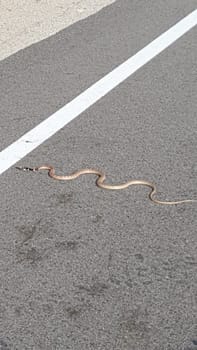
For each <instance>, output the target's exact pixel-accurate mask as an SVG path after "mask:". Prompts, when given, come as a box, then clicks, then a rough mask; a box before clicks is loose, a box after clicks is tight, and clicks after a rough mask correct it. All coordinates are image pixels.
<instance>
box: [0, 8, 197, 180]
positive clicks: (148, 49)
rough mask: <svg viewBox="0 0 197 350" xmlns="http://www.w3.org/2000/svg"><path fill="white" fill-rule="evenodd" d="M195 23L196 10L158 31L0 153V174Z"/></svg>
mask: <svg viewBox="0 0 197 350" xmlns="http://www.w3.org/2000/svg"><path fill="white" fill-rule="evenodd" d="M196 24H197V10H195V11H193V12H191V13H190V14H189V15H188V16H186V17H184V18H183V19H182V20H181V21H179V22H178V23H177V24H175V25H174V26H173V27H171V28H170V29H169V30H167V31H166V32H164V33H163V34H161V35H160V36H159V37H157V38H156V39H155V40H153V41H152V42H151V43H150V44H148V45H147V46H145V47H144V48H143V49H142V50H140V51H139V52H138V53H136V54H135V55H134V56H132V57H130V58H129V59H128V60H126V61H125V62H124V63H122V64H120V65H119V66H118V67H117V68H115V69H114V70H113V71H111V72H110V73H108V74H107V75H105V76H104V77H103V78H102V79H100V80H99V81H98V82H96V83H95V84H93V85H92V86H91V87H89V88H88V89H87V90H85V91H84V92H82V93H81V94H80V95H78V96H77V97H76V98H74V99H73V100H72V101H71V102H69V103H68V104H66V105H65V106H64V107H62V108H61V109H60V110H58V111H57V112H55V113H54V114H52V115H51V116H50V117H48V118H47V119H45V120H44V121H43V122H41V123H40V124H38V125H37V126H36V127H35V128H33V129H32V130H30V131H29V132H27V133H26V134H25V135H23V136H22V137H20V138H19V139H18V140H17V141H15V142H14V143H12V144H11V145H10V146H8V147H7V148H5V149H4V150H3V151H1V152H0V174H2V173H3V172H4V171H6V170H7V169H9V168H10V167H11V166H12V165H14V164H15V163H17V162H18V161H19V160H21V159H22V158H23V157H25V156H26V155H27V154H28V153H30V152H31V151H33V150H34V149H35V148H36V147H38V146H39V145H41V144H42V143H43V142H44V141H46V140H47V139H49V138H50V137H51V136H52V135H54V134H55V133H56V132H57V131H59V130H60V129H62V128H63V127H64V126H65V125H66V124H68V123H69V122H70V121H71V120H73V119H74V118H76V117H77V116H79V115H80V114H81V113H82V112H84V111H85V110H86V109H88V108H89V107H90V106H92V105H93V104H94V103H95V102H97V101H98V100H100V99H101V98H102V97H103V96H105V95H106V94H107V93H108V92H109V91H111V90H112V89H114V88H115V87H116V86H118V85H119V84H120V83H122V82H123V81H124V80H125V79H127V78H128V77H129V76H130V75H132V74H133V73H134V72H136V71H137V70H138V69H139V68H141V67H142V66H144V65H145V64H146V63H147V62H149V61H150V60H151V59H152V58H153V57H155V56H157V55H158V54H159V53H161V52H162V51H163V50H165V49H166V48H167V47H168V46H170V45H171V44H172V43H174V42H175V41H176V40H177V39H179V38H180V37H181V36H182V35H184V34H185V33H187V32H188V31H189V30H190V29H192V28H193V27H194V26H195V25H196Z"/></svg>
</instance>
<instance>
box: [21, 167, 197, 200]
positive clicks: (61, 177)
mask: <svg viewBox="0 0 197 350" xmlns="http://www.w3.org/2000/svg"><path fill="white" fill-rule="evenodd" d="M17 169H19V170H23V171H39V170H48V175H49V176H50V177H51V178H53V179H55V180H61V181H67V180H74V179H76V178H77V177H79V176H80V175H84V174H94V175H97V176H98V179H97V180H96V185H97V186H98V187H100V188H103V189H105V190H122V189H125V188H127V187H129V186H132V185H142V186H147V187H149V188H150V189H151V192H150V193H149V199H150V200H151V201H152V202H154V203H156V204H163V205H174V204H181V203H189V202H190V203H191V202H197V200H195V199H183V200H178V201H160V200H158V199H155V198H153V196H154V195H155V194H156V192H157V190H156V186H155V185H154V184H153V183H151V182H148V181H145V180H130V181H127V182H125V183H122V184H118V185H108V184H105V183H104V181H105V179H106V176H105V174H104V173H103V172H102V171H100V170H96V169H92V168H87V169H80V170H77V171H75V172H74V173H72V174H70V175H56V174H55V169H54V167H53V166H51V165H42V166H39V167H34V168H29V167H17Z"/></svg>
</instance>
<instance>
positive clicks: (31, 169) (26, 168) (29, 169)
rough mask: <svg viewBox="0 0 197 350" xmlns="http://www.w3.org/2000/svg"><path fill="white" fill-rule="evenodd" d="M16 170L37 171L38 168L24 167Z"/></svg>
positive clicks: (18, 167)
mask: <svg viewBox="0 0 197 350" xmlns="http://www.w3.org/2000/svg"><path fill="white" fill-rule="evenodd" d="M16 169H18V170H22V171H37V170H38V168H29V167H26V166H25V167H24V166H17V167H16Z"/></svg>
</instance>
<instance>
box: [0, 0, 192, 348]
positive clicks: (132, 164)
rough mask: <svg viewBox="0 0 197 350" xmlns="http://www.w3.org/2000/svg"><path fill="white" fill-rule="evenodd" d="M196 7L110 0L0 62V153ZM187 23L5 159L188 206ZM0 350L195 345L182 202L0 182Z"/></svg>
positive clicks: (37, 176)
mask: <svg viewBox="0 0 197 350" xmlns="http://www.w3.org/2000/svg"><path fill="white" fill-rule="evenodd" d="M195 8H196V1H192V0H189V1H187V2H185V1H183V0H181V1H180V0H171V1H169V0H168V1H156V0H154V1H153V0H150V1H149V2H147V1H145V0H141V1H129V0H121V1H117V2H115V3H114V4H112V5H111V6H109V7H107V8H105V9H103V10H102V11H101V12H99V13H97V14H95V15H93V16H91V17H89V18H87V19H85V20H83V21H81V22H78V23H76V24H74V25H72V26H71V27H69V28H66V29H65V30H63V31H61V32H59V33H58V34H56V35H54V36H53V37H51V38H49V39H46V40H44V41H42V42H40V43H37V44H35V45H32V46H31V47H28V48H26V49H24V50H21V51H19V52H18V53H16V54H14V55H12V56H10V57H9V58H7V59H5V60H3V61H1V62H0V75H1V102H0V115H1V138H0V149H1V150H2V151H3V150H4V149H5V148H6V147H7V146H9V145H10V144H11V143H13V142H14V141H16V140H17V139H18V138H19V137H20V136H22V135H23V134H24V133H26V132H27V131H29V130H30V129H32V128H34V127H35V126H36V125H37V124H39V123H40V122H41V121H43V120H45V119H46V118H47V117H48V116H50V115H51V114H53V113H54V112H56V111H57V110H59V109H60V108H61V107H62V106H64V105H65V104H66V103H68V102H69V101H71V100H72V99H74V98H75V97H76V96H77V95H78V94H80V93H81V92H82V91H84V90H86V89H87V88H88V87H89V86H91V85H92V84H93V83H95V82H96V81H98V80H99V79H100V78H102V77H103V76H105V74H107V73H108V72H110V71H112V70H113V69H114V68H115V67H117V66H118V65H119V64H120V63H122V62H124V61H125V60H126V59H128V58H129V57H131V56H132V55H134V54H135V53H136V52H138V51H139V50H140V49H142V48H143V47H144V46H145V45H147V44H148V43H150V42H151V41H152V40H153V39H155V38H156V37H157V36H159V35H160V34H162V33H163V32H164V31H166V30H167V29H169V28H170V27H171V26H173V25H174V24H175V23H177V22H178V21H179V20H181V19H182V18H184V17H185V16H186V15H188V14H189V13H190V12H192V11H193V10H195ZM196 34H197V30H196V28H193V29H191V30H190V31H189V32H188V33H186V34H185V35H184V36H182V37H181V38H180V39H179V40H177V41H176V42H175V43H174V44H173V45H171V46H170V47H169V48H167V49H166V50H164V51H163V52H162V53H161V54H159V55H158V56H156V57H155V58H154V59H153V60H151V61H150V62H149V63H147V64H146V65H144V66H143V67H142V68H141V69H140V70H138V71H137V72H136V73H134V74H133V75H131V76H130V77H129V78H128V79H127V80H125V81H124V82H123V83H122V84H120V85H119V86H117V87H116V88H115V89H113V90H112V91H111V92H109V93H108V94H107V95H106V96H104V97H103V98H102V99H100V100H99V101H98V102H97V103H95V104H94V105H93V106H92V107H90V108H88V109H87V110H86V111H85V112H84V113H82V114H81V115H79V116H78V117H77V118H76V119H74V120H73V121H72V122H70V123H69V124H68V125H66V126H65V127H64V128H63V129H61V130H60V131H59V132H57V133H56V134H55V135H54V136H53V137H51V138H49V139H48V140H47V141H46V142H44V143H43V144H42V145H41V146H39V147H38V148H36V149H35V150H34V151H33V152H31V153H29V154H28V155H27V156H26V157H25V158H24V159H22V160H21V161H20V162H18V163H17V164H16V165H18V166H19V165H27V166H37V165H41V164H44V163H50V164H52V165H54V166H55V167H56V168H57V170H58V171H59V172H60V173H61V174H66V173H71V172H73V171H74V170H76V169H80V168H84V167H94V168H98V169H102V170H104V171H105V172H106V174H107V181H108V182H109V183H110V182H112V183H114V184H115V183H119V182H123V181H126V180H128V179H130V178H137V179H138V178H140V179H147V180H149V181H152V182H155V183H156V184H157V187H158V190H159V193H158V198H161V199H168V200H170V199H172V200H173V199H182V198H188V197H189V198H197V190H196V188H197V186H196V185H197V181H196V175H197V167H196V146H197V137H196V130H197V119H196V92H197V85H196V74H197V67H196V61H197V55H196V53H197V46H196ZM0 182H1V185H0V195H1V208H0V214H1V241H0V283H1V285H0V350H9V349H10V350H30V349H33V350H65V349H73V350H79V349H80V350H104V349H105V350H195V349H197V253H196V252H197V239H196V209H197V206H196V204H195V203H193V204H192V203H191V204H184V205H177V206H159V205H155V204H153V203H151V202H150V201H149V199H148V193H149V190H148V189H146V188H144V187H137V186H134V187H130V188H129V189H127V190H123V191H117V192H116V191H114V192H108V191H104V190H101V189H99V188H98V187H96V186H95V177H94V176H84V177H81V178H79V179H78V180H75V181H71V182H66V183H64V182H56V181H53V180H52V179H50V178H49V177H48V176H47V174H46V173H44V172H43V173H25V172H20V171H17V170H16V169H15V166H13V167H11V168H10V169H8V170H7V171H6V172H4V173H3V174H2V175H1V178H0Z"/></svg>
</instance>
